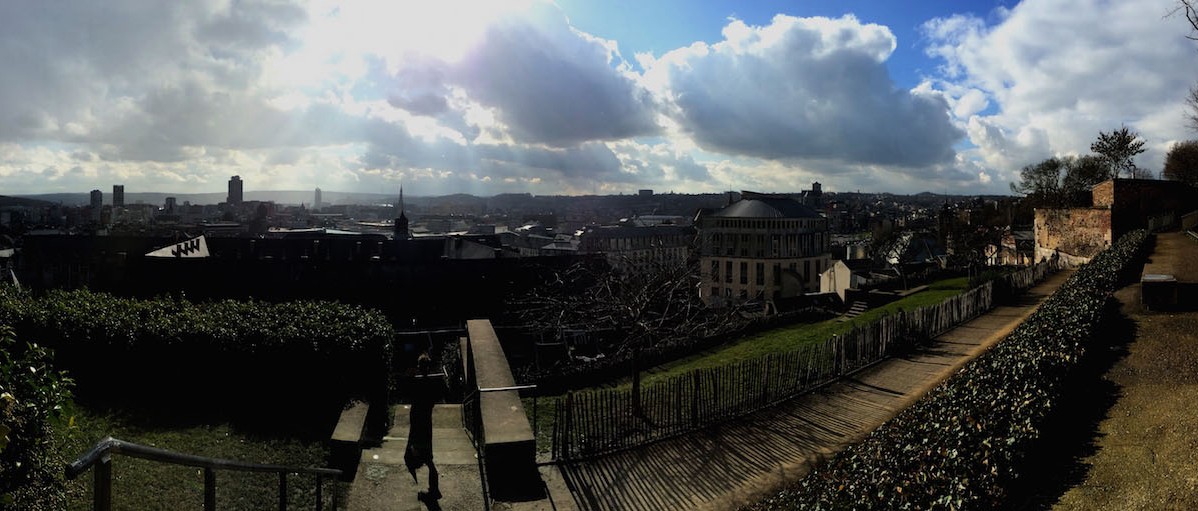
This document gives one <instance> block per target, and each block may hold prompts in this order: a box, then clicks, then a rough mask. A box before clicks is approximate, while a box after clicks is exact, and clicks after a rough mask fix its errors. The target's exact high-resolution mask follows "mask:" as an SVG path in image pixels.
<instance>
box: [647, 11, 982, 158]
mask: <svg viewBox="0 0 1198 511" xmlns="http://www.w3.org/2000/svg"><path fill="white" fill-rule="evenodd" d="M723 35H724V40H723V41H721V42H718V43H715V44H710V45H709V44H704V43H695V44H693V45H691V46H689V47H686V48H680V49H677V50H674V51H671V52H668V53H666V54H665V55H663V56H662V57H661V58H658V59H648V58H642V63H644V64H648V65H649V66H650V67H649V68H648V69H647V70H646V73H645V80H646V82H647V83H649V84H650V86H651V87H652V88H654V89H655V90H656V91H658V92H659V93H660V94H662V95H664V96H665V97H668V98H669V99H670V100H671V101H672V104H673V106H674V109H673V110H672V111H671V112H670V114H671V116H672V117H673V118H674V119H675V120H676V121H677V122H678V123H679V124H680V125H681V127H682V128H683V129H684V130H686V131H687V132H688V133H690V134H691V136H692V137H693V138H694V139H695V141H696V142H697V143H698V144H699V145H700V146H701V147H703V148H704V149H706V150H709V151H716V152H722V153H729V154H736V155H745V156H754V157H759V158H765V159H771V160H776V159H788V158H797V159H825V160H835V161H841V162H848V163H860V164H879V165H892V166H901V167H918V166H925V165H932V164H937V163H943V162H946V161H951V159H952V158H953V155H954V151H953V148H952V145H953V144H954V143H955V142H956V141H957V140H959V139H960V138H961V137H962V136H963V133H962V132H961V131H960V130H959V129H958V128H957V127H955V126H954V125H953V124H952V123H951V121H950V118H949V115H948V109H949V107H948V104H947V103H946V102H945V100H944V99H943V98H942V97H941V96H940V95H938V94H922V93H918V92H912V91H904V90H900V89H898V88H897V87H896V86H895V85H894V82H893V81H892V80H891V79H890V76H889V74H888V72H887V70H886V67H885V61H886V59H887V58H888V57H889V56H890V53H891V52H892V51H893V50H894V47H895V44H896V43H895V38H894V36H893V34H891V32H890V30H889V29H888V28H886V27H883V26H879V25H874V24H862V23H860V22H859V21H857V19H856V18H854V17H852V16H845V17H842V18H838V19H828V18H818V17H817V18H795V17H791V16H785V15H778V16H775V17H774V19H773V21H772V22H771V23H770V24H769V25H767V26H763V27H754V26H748V25H746V24H745V23H744V22H741V21H739V20H733V21H732V22H731V23H729V24H728V25H727V26H726V27H725V28H724V31H723Z"/></svg>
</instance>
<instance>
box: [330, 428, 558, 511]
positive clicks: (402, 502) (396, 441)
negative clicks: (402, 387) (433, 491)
mask: <svg viewBox="0 0 1198 511" xmlns="http://www.w3.org/2000/svg"><path fill="white" fill-rule="evenodd" d="M410 411H411V410H410V409H409V407H408V406H407V405H400V406H396V407H395V417H394V421H393V422H392V426H391V429H390V431H388V432H387V436H386V437H384V438H383V443H382V445H379V446H378V447H375V448H373V449H366V450H364V451H362V459H361V461H360V463H359V465H358V473H357V474H356V475H355V477H354V481H353V483H352V484H351V485H350V493H349V499H348V500H349V503H348V509H350V510H362V511H375V510H382V511H418V510H425V509H428V510H434V511H435V510H438V509H443V510H447V511H480V510H482V509H484V506H483V497H482V478H481V477H480V475H479V471H478V458H476V457H475V451H474V446H473V445H472V444H471V443H470V437H469V436H467V435H466V430H465V429H463V428H462V405H458V404H440V405H437V406H436V407H434V408H433V453H434V459H435V460H436V464H437V471H438V472H439V473H440V475H441V477H440V482H441V485H440V486H441V494H442V498H441V499H440V500H438V501H436V502H421V501H420V500H419V499H418V498H417V493H419V492H421V491H427V490H428V469H426V468H421V469H418V470H417V471H416V475H417V477H418V478H419V482H416V481H413V480H412V475H411V474H410V473H408V469H407V467H406V466H405V465H404V461H403V454H404V449H406V448H407V445H408V439H407V435H408V428H409V420H408V414H409V412H410ZM540 472H541V481H542V482H544V483H545V488H546V490H547V491H546V492H545V495H544V496H543V498H536V499H535V500H527V501H524V502H495V501H493V502H491V509H492V510H495V511H548V510H558V511H572V510H573V509H575V508H574V502H573V500H572V499H571V498H570V492H569V491H568V490H566V486H565V483H564V481H563V480H562V476H561V472H560V471H559V470H558V468H557V467H556V466H544V467H540Z"/></svg>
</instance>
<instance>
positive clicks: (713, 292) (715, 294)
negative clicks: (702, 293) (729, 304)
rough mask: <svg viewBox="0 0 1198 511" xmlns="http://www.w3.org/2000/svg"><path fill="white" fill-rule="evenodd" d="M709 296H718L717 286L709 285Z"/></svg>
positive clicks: (718, 289)
mask: <svg viewBox="0 0 1198 511" xmlns="http://www.w3.org/2000/svg"><path fill="white" fill-rule="evenodd" d="M711 296H713V297H719V296H720V288H719V287H718V286H711Z"/></svg>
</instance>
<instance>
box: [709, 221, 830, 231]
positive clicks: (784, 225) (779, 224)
mask: <svg viewBox="0 0 1198 511" xmlns="http://www.w3.org/2000/svg"><path fill="white" fill-rule="evenodd" d="M827 225H828V221H827V219H824V218H802V219H780V218H708V219H707V224H706V226H705V227H706V228H709V229H710V228H712V227H723V228H726V229H777V230H783V229H822V228H825V227H826V226H827Z"/></svg>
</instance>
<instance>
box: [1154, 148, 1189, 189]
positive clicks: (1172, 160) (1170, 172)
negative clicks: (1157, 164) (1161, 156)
mask: <svg viewBox="0 0 1198 511" xmlns="http://www.w3.org/2000/svg"><path fill="white" fill-rule="evenodd" d="M1161 178H1163V179H1167V180H1169V181H1181V182H1183V183H1187V184H1190V185H1194V186H1198V140H1186V141H1184V142H1178V143H1176V144H1173V147H1170V148H1169V154H1167V155H1166V156H1165V170H1164V171H1162V172H1161Z"/></svg>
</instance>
